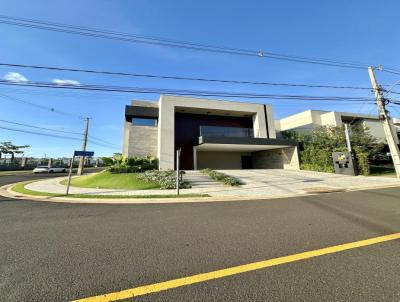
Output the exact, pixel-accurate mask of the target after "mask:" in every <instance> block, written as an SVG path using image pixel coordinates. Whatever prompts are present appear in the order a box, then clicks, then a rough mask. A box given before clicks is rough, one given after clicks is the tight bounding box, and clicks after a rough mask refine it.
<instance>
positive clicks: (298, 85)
mask: <svg viewBox="0 0 400 302" xmlns="http://www.w3.org/2000/svg"><path fill="white" fill-rule="evenodd" d="M0 66H8V67H20V68H32V69H45V70H54V71H68V72H81V73H92V74H104V75H116V76H129V77H144V78H156V79H169V80H185V81H202V82H217V83H232V84H251V85H269V86H289V87H306V88H333V89H358V90H371V88H370V87H358V86H335V85H314V84H293V83H271V82H257V81H240V80H224V79H210V78H198V77H182V76H172V75H154V74H141V73H128V72H114V71H104V70H93V69H80V68H62V67H54V66H38V65H25V64H12V63H0Z"/></svg>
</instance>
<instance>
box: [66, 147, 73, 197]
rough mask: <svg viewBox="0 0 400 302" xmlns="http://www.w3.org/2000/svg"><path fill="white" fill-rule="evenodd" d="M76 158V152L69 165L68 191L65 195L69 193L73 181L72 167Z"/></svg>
mask: <svg viewBox="0 0 400 302" xmlns="http://www.w3.org/2000/svg"><path fill="white" fill-rule="evenodd" d="M74 160H75V152H74V154H73V155H72V159H71V163H70V165H69V173H68V182H67V191H66V192H65V195H68V191H69V185H70V183H71V175H72V168H73V166H74Z"/></svg>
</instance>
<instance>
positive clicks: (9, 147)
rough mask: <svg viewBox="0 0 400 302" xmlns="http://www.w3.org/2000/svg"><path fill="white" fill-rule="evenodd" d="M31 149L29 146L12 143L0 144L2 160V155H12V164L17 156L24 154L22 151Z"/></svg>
mask: <svg viewBox="0 0 400 302" xmlns="http://www.w3.org/2000/svg"><path fill="white" fill-rule="evenodd" d="M29 147H30V146H29V145H22V146H16V145H14V144H13V143H12V142H10V141H8V142H0V159H1V157H2V154H11V162H13V161H14V157H15V155H16V154H22V153H24V151H23V150H22V149H26V148H29Z"/></svg>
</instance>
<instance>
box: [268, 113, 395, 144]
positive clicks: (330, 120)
mask: <svg viewBox="0 0 400 302" xmlns="http://www.w3.org/2000/svg"><path fill="white" fill-rule="evenodd" d="M392 121H393V124H394V130H395V131H396V132H397V133H400V120H399V119H395V118H394V119H392ZM343 123H351V124H360V125H362V126H364V127H365V128H368V129H369V132H370V133H371V134H372V135H373V136H374V137H376V138H377V139H378V141H380V142H384V143H386V138H385V132H384V130H383V127H382V124H381V121H380V120H379V118H378V116H374V115H368V114H358V113H347V112H336V111H321V110H307V111H304V112H300V113H297V114H294V115H290V116H288V117H285V118H282V119H280V120H277V121H275V128H276V131H277V133H278V137H279V133H280V132H282V131H285V130H296V131H298V132H311V131H312V130H313V129H315V128H316V127H320V126H340V125H342V124H343ZM395 138H396V140H397V143H399V136H398V135H397V136H396V137H395Z"/></svg>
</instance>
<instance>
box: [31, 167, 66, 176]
mask: <svg viewBox="0 0 400 302" xmlns="http://www.w3.org/2000/svg"><path fill="white" fill-rule="evenodd" d="M66 171H67V169H66V168H56V167H50V168H49V167H48V166H38V167H36V168H35V169H33V171H32V172H33V173H35V174H37V173H63V172H66Z"/></svg>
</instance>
